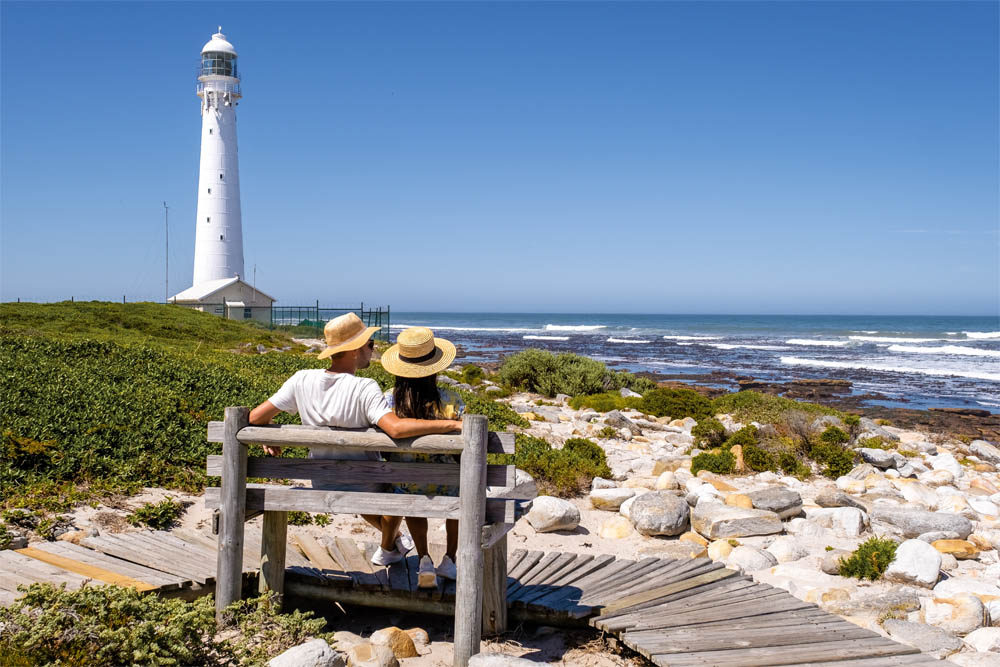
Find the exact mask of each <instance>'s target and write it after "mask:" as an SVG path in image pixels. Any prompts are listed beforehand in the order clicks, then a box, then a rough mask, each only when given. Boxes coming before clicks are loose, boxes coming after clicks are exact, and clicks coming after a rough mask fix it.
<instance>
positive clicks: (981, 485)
mask: <svg viewBox="0 0 1000 667" xmlns="http://www.w3.org/2000/svg"><path fill="white" fill-rule="evenodd" d="M969 488H970V489H978V490H980V491H982V492H983V493H986V494H987V495H991V496H992V495H993V494H996V493H1000V489H998V488H997V487H996V486H995V485H994V484H993V483H992V482H990V480H988V479H986V478H985V477H976V478H975V479H973V480H972V481H971V482H969Z"/></svg>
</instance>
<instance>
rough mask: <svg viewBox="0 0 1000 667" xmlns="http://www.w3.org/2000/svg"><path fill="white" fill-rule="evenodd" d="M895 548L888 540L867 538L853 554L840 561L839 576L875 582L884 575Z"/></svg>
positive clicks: (894, 544) (893, 556)
mask: <svg viewBox="0 0 1000 667" xmlns="http://www.w3.org/2000/svg"><path fill="white" fill-rule="evenodd" d="M896 546H897V545H896V543H895V542H893V541H892V540H890V539H888V538H881V537H872V538H869V539H868V540H866V541H865V542H863V543H861V544H860V545H859V546H858V548H857V549H855V551H854V553H852V554H851V555H850V556H848V557H847V558H842V559H841V560H840V571H839V574H840V576H842V577H854V578H855V579H870V580H872V581H875V580H876V579H878V578H879V577H881V576H882V575H883V574H884V573H885V570H886V568H888V567H889V563H891V562H892V559H893V558H895V557H896Z"/></svg>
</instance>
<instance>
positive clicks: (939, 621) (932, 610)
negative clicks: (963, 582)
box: [920, 593, 986, 635]
mask: <svg viewBox="0 0 1000 667" xmlns="http://www.w3.org/2000/svg"><path fill="white" fill-rule="evenodd" d="M920 616H921V620H923V621H924V622H925V623H930V624H932V625H936V626H938V627H939V628H944V629H945V630H948V631H949V632H954V633H956V634H959V635H965V634H968V633H970V632H972V631H973V630H978V629H979V628H981V627H983V625H984V624H985V622H986V608H985V607H984V606H983V603H982V601H981V600H980V599H979V598H977V597H976V596H975V595H972V594H969V593H960V594H958V595H956V596H954V597H951V598H923V599H921V608H920Z"/></svg>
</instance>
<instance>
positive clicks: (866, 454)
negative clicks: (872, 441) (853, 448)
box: [857, 447, 896, 469]
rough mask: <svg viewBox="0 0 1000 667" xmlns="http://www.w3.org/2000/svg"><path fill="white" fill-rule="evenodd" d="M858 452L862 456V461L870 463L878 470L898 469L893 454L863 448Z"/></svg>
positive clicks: (881, 450)
mask: <svg viewBox="0 0 1000 667" xmlns="http://www.w3.org/2000/svg"><path fill="white" fill-rule="evenodd" d="M857 452H858V454H860V455H861V459H862V460H863V461H864V462H865V463H870V464H872V465H873V466H875V467H876V468H883V469H884V468H895V467H896V457H895V456H893V453H892V452H889V451H886V450H884V449H875V448H871V447H861V448H859V449H858V450H857Z"/></svg>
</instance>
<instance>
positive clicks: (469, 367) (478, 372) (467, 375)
mask: <svg viewBox="0 0 1000 667" xmlns="http://www.w3.org/2000/svg"><path fill="white" fill-rule="evenodd" d="M485 375H486V374H485V373H484V372H483V369H482V368H480V367H479V366H476V365H474V364H466V365H465V366H463V367H462V376H461V378H462V382H464V383H465V384H469V385H473V386H475V385H477V384H479V383H480V382H482V381H483V377H484V376H485Z"/></svg>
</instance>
